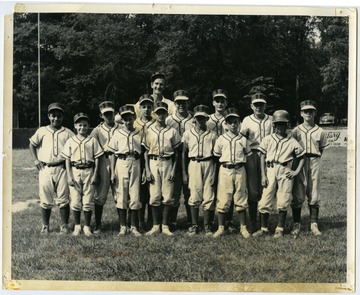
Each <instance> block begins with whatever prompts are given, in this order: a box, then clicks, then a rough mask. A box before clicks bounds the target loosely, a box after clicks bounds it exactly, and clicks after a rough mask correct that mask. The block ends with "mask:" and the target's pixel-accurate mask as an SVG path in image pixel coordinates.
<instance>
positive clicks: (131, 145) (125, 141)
mask: <svg viewBox="0 0 360 295" xmlns="http://www.w3.org/2000/svg"><path fill="white" fill-rule="evenodd" d="M108 147H109V151H111V152H113V153H115V154H122V155H124V154H132V155H133V154H136V153H137V154H139V155H140V153H141V132H140V131H139V130H136V129H135V131H129V130H127V129H125V128H124V129H120V130H118V131H116V132H115V134H114V136H113V137H112V138H111V140H110V142H109V145H108Z"/></svg>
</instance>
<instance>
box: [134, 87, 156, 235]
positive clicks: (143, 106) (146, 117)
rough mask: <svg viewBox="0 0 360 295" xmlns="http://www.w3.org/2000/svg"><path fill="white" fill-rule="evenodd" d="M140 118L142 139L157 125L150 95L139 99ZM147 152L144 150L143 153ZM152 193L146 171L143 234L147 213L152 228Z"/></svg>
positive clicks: (141, 216)
mask: <svg viewBox="0 0 360 295" xmlns="http://www.w3.org/2000/svg"><path fill="white" fill-rule="evenodd" d="M138 103H139V107H140V109H139V112H140V113H139V117H137V118H136V120H135V122H134V127H135V129H136V130H139V131H140V134H141V137H143V136H144V135H145V132H146V129H147V128H149V127H150V126H151V125H153V124H154V123H155V119H154V118H153V117H152V111H153V108H154V99H153V98H152V96H151V95H149V94H144V95H142V96H141V97H140V98H139V102H138ZM144 152H145V151H144V150H143V153H144ZM149 200H150V192H149V183H148V182H147V181H146V175H145V169H143V171H142V178H141V185H140V202H141V209H140V210H139V211H138V213H139V230H140V232H143V231H145V230H146V226H145V212H147V224H148V225H149V226H150V227H151V226H152V222H153V219H152V213H151V208H150V205H149Z"/></svg>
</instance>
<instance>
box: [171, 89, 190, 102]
mask: <svg viewBox="0 0 360 295" xmlns="http://www.w3.org/2000/svg"><path fill="white" fill-rule="evenodd" d="M173 97H174V101H177V100H189V93H188V92H187V91H186V90H176V91H175V92H174V95H173Z"/></svg>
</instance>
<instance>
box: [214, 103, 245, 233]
mask: <svg viewBox="0 0 360 295" xmlns="http://www.w3.org/2000/svg"><path fill="white" fill-rule="evenodd" d="M224 117H225V120H226V124H227V127H228V129H229V130H228V131H226V132H225V133H224V134H223V135H221V136H220V137H219V138H218V139H217V140H216V142H215V146H214V155H215V156H216V157H218V158H219V163H220V169H219V176H218V187H217V204H216V211H217V213H218V224H219V227H218V230H217V231H216V232H215V233H214V235H213V237H214V238H217V237H219V236H222V235H224V234H225V233H226V232H225V221H226V213H228V211H229V210H230V207H231V203H232V202H233V203H234V206H235V210H236V211H237V212H238V213H239V220H240V234H241V235H242V236H243V237H244V238H249V237H250V234H249V232H248V230H247V228H246V209H247V208H248V193H247V186H246V170H245V166H246V158H247V157H248V156H250V155H251V149H250V145H249V142H248V141H247V139H246V138H245V137H244V136H242V135H241V133H240V132H239V126H240V115H239V112H238V110H237V109H235V108H229V109H227V110H226V111H225V114H224Z"/></svg>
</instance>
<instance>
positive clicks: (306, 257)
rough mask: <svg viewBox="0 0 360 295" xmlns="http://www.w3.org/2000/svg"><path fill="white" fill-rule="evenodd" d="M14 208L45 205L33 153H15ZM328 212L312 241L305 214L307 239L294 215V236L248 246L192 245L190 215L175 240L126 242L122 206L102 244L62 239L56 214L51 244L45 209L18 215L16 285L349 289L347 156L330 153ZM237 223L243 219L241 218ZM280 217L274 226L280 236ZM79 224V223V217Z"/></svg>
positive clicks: (107, 221)
mask: <svg viewBox="0 0 360 295" xmlns="http://www.w3.org/2000/svg"><path fill="white" fill-rule="evenodd" d="M13 152H14V153H13V198H12V202H13V204H17V203H19V202H21V201H26V200H32V199H36V198H37V190H38V176H37V171H36V170H35V169H32V162H31V160H30V159H29V158H30V157H29V151H28V150H14V151H13ZM322 161H323V166H322V171H323V172H322V173H323V176H322V207H321V210H320V223H319V228H320V230H321V231H322V232H323V236H321V237H314V236H312V235H310V234H309V229H308V225H309V213H308V210H307V208H306V207H304V210H303V222H302V223H303V232H302V235H300V237H299V238H298V239H297V240H294V239H293V238H292V237H291V236H290V235H289V234H288V233H289V231H290V230H291V226H292V222H291V219H292V218H291V213H289V214H288V217H287V224H286V232H285V233H286V236H285V237H284V238H283V239H280V240H275V239H273V238H272V237H265V238H262V237H260V238H257V239H248V240H244V239H243V238H241V237H240V235H239V234H232V235H227V236H225V237H222V238H220V239H212V238H211V237H206V236H204V235H198V236H195V237H189V236H187V235H186V231H185V225H186V221H185V215H184V208H183V206H182V207H181V211H180V221H179V225H180V230H179V231H177V232H176V233H175V235H174V237H167V236H162V235H159V236H155V237H154V236H152V237H146V236H143V237H140V238H135V237H131V236H125V237H122V238H119V237H118V236H117V233H118V227H119V226H118V221H117V214H116V209H115V206H114V203H113V202H111V198H109V199H108V202H107V205H106V207H105V209H104V211H105V212H104V227H105V233H104V234H103V235H102V236H100V237H90V238H86V237H85V236H80V237H77V238H75V237H72V236H71V235H68V236H66V237H65V238H64V237H63V236H59V235H58V234H57V232H58V230H59V211H58V209H55V210H53V213H52V218H51V230H52V232H51V234H50V235H49V236H48V237H43V236H41V235H40V234H39V231H40V228H41V215H40V207H39V205H38V204H34V203H31V204H29V205H28V206H27V207H26V208H25V209H24V210H21V211H18V212H15V213H13V214H12V257H11V263H12V278H13V279H15V280H38V279H39V280H40V279H41V280H44V279H45V280H101V281H162V282H241V283H243V282H271V283H275V282H279V283H285V282H286V283H305V282H308V283H345V282H346V270H347V268H346V255H347V248H346V245H347V235H346V230H347V223H346V220H347V218H346V204H347V202H346V197H347V192H346V178H347V174H346V148H344V147H336V148H329V149H328V150H326V151H325V153H324V156H323V160H322ZM234 217H235V220H236V221H237V216H236V214H234ZM275 218H276V215H272V216H271V219H270V224H271V228H272V229H274V228H275V226H276V224H275ZM70 222H71V224H72V223H73V219H72V217H71V220H70Z"/></svg>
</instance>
